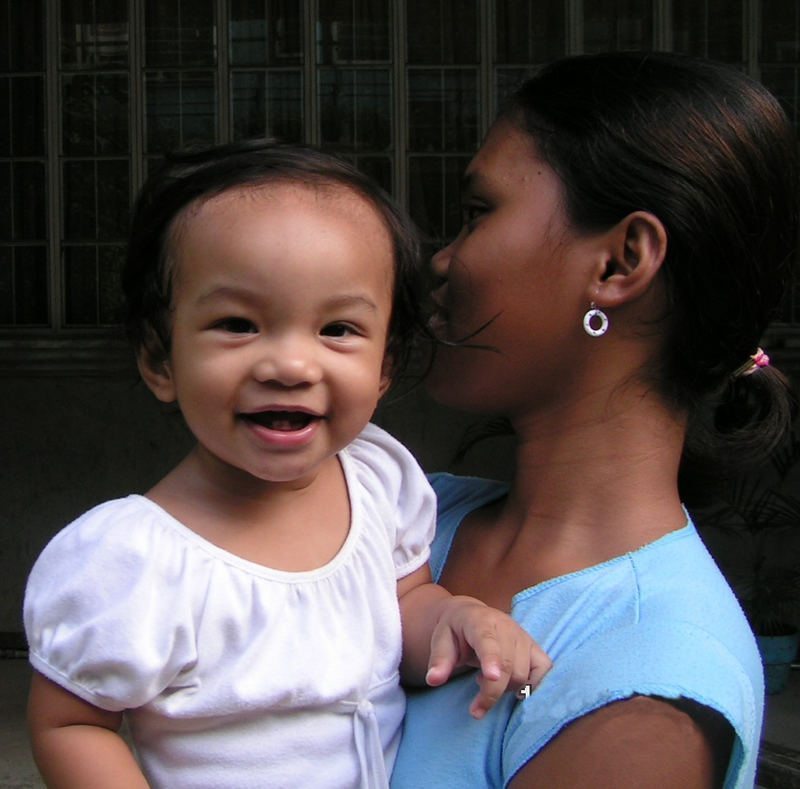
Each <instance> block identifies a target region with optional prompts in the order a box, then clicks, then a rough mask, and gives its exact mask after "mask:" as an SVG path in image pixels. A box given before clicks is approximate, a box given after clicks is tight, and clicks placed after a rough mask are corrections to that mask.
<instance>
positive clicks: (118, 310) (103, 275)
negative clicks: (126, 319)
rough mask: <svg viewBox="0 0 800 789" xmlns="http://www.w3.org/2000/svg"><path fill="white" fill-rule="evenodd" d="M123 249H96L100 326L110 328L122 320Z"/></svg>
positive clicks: (113, 247)
mask: <svg viewBox="0 0 800 789" xmlns="http://www.w3.org/2000/svg"><path fill="white" fill-rule="evenodd" d="M124 261H125V247H124V246H123V245H120V246H102V247H100V248H99V249H98V297H99V305H98V307H99V313H100V314H99V315H98V321H99V323H100V324H101V325H104V326H111V325H113V324H118V323H120V321H121V320H122V284H121V273H122V265H123V263H124Z"/></svg>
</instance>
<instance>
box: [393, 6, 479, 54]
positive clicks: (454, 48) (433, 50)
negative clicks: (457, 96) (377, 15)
mask: <svg viewBox="0 0 800 789" xmlns="http://www.w3.org/2000/svg"><path fill="white" fill-rule="evenodd" d="M406 13H407V17H408V36H407V41H408V62H409V63H414V64H437V65H438V64H450V63H463V64H471V63H477V62H478V60H479V59H480V47H479V45H478V4H477V3H476V1H475V0H408V4H407V12H406Z"/></svg>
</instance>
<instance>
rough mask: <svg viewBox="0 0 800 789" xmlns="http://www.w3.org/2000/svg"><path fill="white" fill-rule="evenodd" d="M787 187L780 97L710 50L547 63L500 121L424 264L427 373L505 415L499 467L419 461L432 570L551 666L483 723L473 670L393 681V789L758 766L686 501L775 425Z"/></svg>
mask: <svg viewBox="0 0 800 789" xmlns="http://www.w3.org/2000/svg"><path fill="white" fill-rule="evenodd" d="M796 197H797V195H796V163H795V141H794V134H793V132H792V129H791V127H790V126H789V124H788V122H787V120H786V118H785V116H784V115H783V113H782V112H781V110H780V108H779V107H778V105H777V102H776V101H775V100H774V99H773V98H772V97H771V96H770V95H769V94H768V93H767V91H766V90H764V89H763V88H762V87H761V86H759V85H758V84H756V83H754V82H752V81H751V80H749V79H747V78H746V77H744V76H743V75H741V74H739V73H737V72H735V71H732V70H729V69H727V68H725V67H722V66H718V65H713V64H710V63H706V62H700V61H693V60H689V59H684V58H681V57H679V56H672V55H667V54H658V55H654V54H615V55H599V56H587V57H578V58H571V59H565V60H563V61H559V62H557V63H555V64H553V65H551V66H550V67H549V68H546V69H545V70H543V71H542V72H540V74H539V75H538V76H537V77H535V78H533V79H532V80H530V81H528V82H527V83H526V84H525V85H523V86H522V88H521V89H520V90H519V91H518V92H517V94H516V95H515V96H514V98H513V101H512V102H511V104H510V106H509V107H508V109H507V110H506V111H505V112H504V113H503V114H502V115H501V117H500V118H499V120H498V121H497V122H496V123H495V124H494V126H493V127H492V129H491V130H490V132H489V134H488V136H487V138H486V140H485V142H484V144H483V146H482V147H481V149H480V150H479V151H478V153H477V155H476V156H475V158H474V159H473V161H472V162H471V164H470V165H469V167H468V168H467V172H466V176H465V180H464V192H463V212H464V226H463V228H462V230H461V232H460V234H459V235H458V237H457V238H456V240H455V241H454V242H453V243H452V244H451V245H450V246H448V247H447V248H446V249H444V250H443V251H441V252H440V253H438V254H437V255H436V256H435V258H434V261H433V267H434V271H435V274H436V275H437V276H438V277H439V279H440V283H439V285H438V288H437V289H436V290H435V291H434V294H433V299H434V302H435V304H436V309H435V315H434V318H433V320H432V327H433V329H434V331H435V333H436V335H437V337H438V338H439V339H440V340H441V342H440V344H439V346H440V347H439V348H438V350H437V355H436V358H435V361H434V363H433V368H432V371H431V375H430V379H429V386H430V390H431V392H432V393H433V395H434V396H435V397H436V398H437V399H438V400H439V401H441V402H442V403H444V404H446V405H450V406H454V407H456V408H459V409H461V410H465V411H472V412H479V413H484V414H491V415H495V416H502V417H505V418H506V419H507V420H508V422H509V423H510V424H511V427H512V428H513V430H514V433H515V436H516V472H515V476H514V479H513V481H512V482H511V484H510V486H506V485H503V484H500V483H495V482H488V481H485V480H477V479H464V478H462V479H459V478H455V477H449V476H440V477H439V478H438V479H436V480H435V487H436V488H437V493H438V496H439V508H440V511H439V525H438V533H437V539H436V544H435V546H434V557H433V567H434V571H435V573H436V575H437V576H438V579H439V580H440V581H441V583H442V584H444V585H445V586H446V587H447V588H448V589H449V590H450V591H452V592H453V593H454V594H469V595H474V596H476V597H479V598H481V599H483V600H484V601H485V602H487V603H488V604H490V605H493V606H497V607H499V608H501V609H503V610H508V611H511V612H512V614H513V616H514V617H515V618H516V619H517V620H518V621H519V622H520V623H521V624H523V626H524V627H525V628H526V629H527V630H528V631H529V632H530V633H531V635H532V636H533V637H534V638H535V639H536V640H537V641H538V642H539V643H540V644H541V645H542V647H543V648H544V649H545V650H546V651H547V652H548V654H549V655H550V657H551V659H552V660H553V664H554V665H553V668H552V669H551V671H550V673H549V674H548V675H547V676H546V677H545V679H544V680H543V682H542V683H541V685H540V686H539V687H538V688H536V689H535V690H533V691H532V692H525V693H523V694H522V696H523V698H522V700H519V701H517V700H515V699H513V698H510V699H506V700H505V702H501V703H500V704H498V705H497V707H496V708H495V709H493V710H492V711H491V713H490V714H489V715H487V717H486V718H485V719H484V720H483V721H470V720H467V718H466V716H464V715H463V712H462V711H463V709H464V708H465V706H466V705H467V704H468V702H469V699H470V697H471V694H472V679H471V678H470V677H464V678H461V679H459V680H457V681H455V682H453V683H450V685H448V686H447V687H445V688H441V689H437V690H434V691H426V692H423V693H420V694H418V695H417V696H415V697H412V698H411V700H410V704H409V710H408V715H407V719H406V728H405V734H404V740H403V745H402V747H401V754H400V757H399V759H398V763H397V766H396V769H395V773H394V776H393V786H394V787H396V789H404V788H405V787H412V786H413V787H447V789H454V788H457V787H479V786H492V787H495V786H509V787H513V788H514V789H518V788H519V787H527V786H535V787H548V789H550V788H551V787H561V786H563V787H576V786H591V787H627V786H636V787H651V786H652V787H659V789H663V787H671V786H680V787H709V786H722V785H724V786H730V787H734V786H735V787H746V786H752V784H753V780H754V775H755V768H756V759H757V750H758V742H759V733H760V726H761V715H762V706H763V685H762V675H761V666H760V661H759V657H758V652H757V649H756V646H755V643H754V640H753V637H752V635H751V633H750V630H749V628H748V626H747V623H746V620H745V618H744V616H743V614H742V612H741V609H740V608H739V606H738V603H737V601H736V599H735V598H734V596H733V594H732V593H731V591H730V589H729V588H728V586H727V584H726V583H725V581H724V579H723V577H722V576H721V574H720V573H719V571H718V569H717V567H716V565H715V564H714V562H713V560H712V559H711V557H710V556H709V555H708V553H707V552H706V550H705V548H704V547H703V544H702V542H701V541H700V539H699V537H698V535H697V533H696V531H695V528H694V526H693V524H692V522H691V519H690V518H689V517H688V514H687V512H686V510H684V508H683V506H682V501H686V502H687V503H691V499H689V498H687V496H688V492H689V490H690V488H689V487H688V486H687V485H686V484H685V483H688V482H692V481H694V482H695V483H697V482H698V481H701V482H702V481H703V480H704V479H706V478H707V477H705V476H704V475H703V469H704V468H707V467H708V461H710V462H711V463H713V464H717V465H716V468H717V469H718V470H719V468H721V466H720V465H719V464H720V463H721V462H723V461H726V460H729V459H731V458H737V457H741V456H742V455H743V454H746V455H747V457H748V458H749V459H755V458H756V457H759V456H761V457H763V455H764V453H766V452H768V451H769V450H770V449H771V448H772V446H774V444H775V442H776V441H777V440H779V438H780V436H781V434H782V433H783V432H784V431H785V430H786V427H787V424H788V420H789V417H790V402H791V401H790V398H789V394H788V390H787V387H786V381H785V379H784V378H783V377H782V376H781V374H780V373H779V372H778V371H777V370H775V369H774V368H772V367H770V366H769V364H768V359H767V357H766V354H764V353H763V352H761V351H759V350H758V344H759V340H760V338H761V336H762V334H763V332H764V329H765V327H766V325H767V323H768V321H769V319H770V318H771V317H772V316H773V314H774V312H775V308H776V305H777V302H778V301H779V299H780V297H781V294H782V292H783V291H784V289H785V287H786V284H787V278H788V277H789V266H790V261H791V258H792V255H793V252H794V246H795V239H796V230H797V206H796ZM740 448H741V450H740ZM703 461H705V462H706V465H705V466H704V465H703ZM723 468H724V467H723ZM679 472H681V473H680V482H681V485H680V490H679ZM700 488H702V486H700ZM697 489H698V485H697V484H695V486H694V490H695V492H696V491H697Z"/></svg>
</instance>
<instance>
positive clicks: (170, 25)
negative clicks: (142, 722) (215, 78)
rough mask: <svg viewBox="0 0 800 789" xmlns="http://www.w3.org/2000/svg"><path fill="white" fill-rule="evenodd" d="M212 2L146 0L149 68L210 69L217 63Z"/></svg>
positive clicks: (146, 46)
mask: <svg viewBox="0 0 800 789" xmlns="http://www.w3.org/2000/svg"><path fill="white" fill-rule="evenodd" d="M215 39H216V28H215V25H214V4H213V2H212V0H147V2H146V3H145V59H146V63H147V65H148V66H173V67H174V66H211V65H214V63H216V57H217V53H216V46H215V43H214V42H215Z"/></svg>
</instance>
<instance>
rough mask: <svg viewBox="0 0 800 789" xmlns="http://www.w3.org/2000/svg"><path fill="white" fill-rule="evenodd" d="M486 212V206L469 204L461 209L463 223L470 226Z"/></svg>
mask: <svg viewBox="0 0 800 789" xmlns="http://www.w3.org/2000/svg"><path fill="white" fill-rule="evenodd" d="M485 212H486V207H485V206H483V205H479V204H476V203H467V204H466V205H463V206H462V207H461V221H462V223H463V224H465V225H470V224H472V223H473V222H474V221H475V220H476V219H477V218H478V217H479V216H481V215H482V214H484V213H485Z"/></svg>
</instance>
